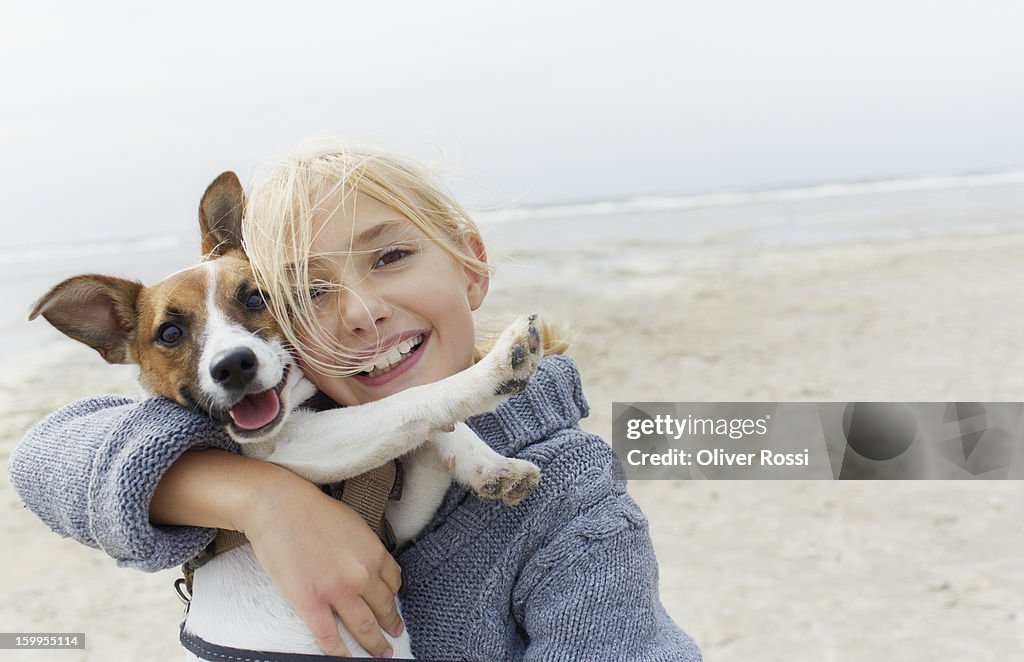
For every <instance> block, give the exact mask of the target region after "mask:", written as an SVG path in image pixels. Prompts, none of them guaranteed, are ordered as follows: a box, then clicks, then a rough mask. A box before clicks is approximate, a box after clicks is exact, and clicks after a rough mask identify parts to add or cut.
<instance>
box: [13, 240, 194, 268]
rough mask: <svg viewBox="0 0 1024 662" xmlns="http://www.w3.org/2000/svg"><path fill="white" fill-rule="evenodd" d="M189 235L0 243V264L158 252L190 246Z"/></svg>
mask: <svg viewBox="0 0 1024 662" xmlns="http://www.w3.org/2000/svg"><path fill="white" fill-rule="evenodd" d="M190 241H191V238H190V237H186V236H176V235H159V236H152V237H133V238H129V239H108V240H104V241H96V240H93V241H79V242H70V241H69V242H60V243H49V244H33V245H29V246H10V247H0V266H2V265H13V264H29V263H33V262H43V261H47V260H59V259H66V258H76V259H77V258H80V257H94V256H97V255H123V254H125V253H159V252H164V251H169V250H174V249H177V248H181V247H183V246H187V245H188V244H189V242H190Z"/></svg>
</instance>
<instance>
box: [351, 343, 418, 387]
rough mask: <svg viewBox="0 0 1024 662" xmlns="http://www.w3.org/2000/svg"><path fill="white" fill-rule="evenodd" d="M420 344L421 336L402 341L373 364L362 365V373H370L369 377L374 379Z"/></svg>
mask: <svg viewBox="0 0 1024 662" xmlns="http://www.w3.org/2000/svg"><path fill="white" fill-rule="evenodd" d="M421 342H423V336H416V337H415V338H410V339H408V340H403V341H402V342H400V343H398V345H396V346H395V347H392V348H391V349H390V350H388V351H387V352H385V353H384V354H381V355H380V356H378V357H377V358H376V359H374V361H373V363H367V364H366V365H364V366H363V370H362V372H368V373H370V375H369V376H370V377H376V376H377V375H378V374H381V373H383V372H386V371H387V370H389V369H391V367H393V366H394V365H395V364H397V363H399V362H401V360H402V359H403V358H405V356H406V355H407V354H408V353H409V352H410V351H411V350H412V348H413V347H416V346H417V345H419V344H420V343H421ZM374 373H376V374H374Z"/></svg>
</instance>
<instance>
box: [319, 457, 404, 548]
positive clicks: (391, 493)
mask: <svg viewBox="0 0 1024 662" xmlns="http://www.w3.org/2000/svg"><path fill="white" fill-rule="evenodd" d="M398 478H399V470H398V463H397V462H388V463H387V464H385V465H383V466H380V467H377V468H376V469H374V470H372V471H367V472H366V473H364V474H360V475H358V476H355V477H353V478H349V479H348V480H346V481H344V482H342V483H338V484H336V485H332V486H330V490H329V491H328V492H327V493H328V494H330V495H331V496H332V497H334V498H335V499H338V500H340V501H342V502H344V503H346V504H348V505H349V506H351V507H352V509H353V510H355V511H356V512H357V513H359V516H360V517H362V518H363V521H365V522H366V523H367V524H369V525H370V528H372V529H373V530H374V532H375V533H376V534H377V536H378V537H379V538H380V539H381V540H382V541H384V544H385V545H387V546H388V548H389V551H390V545H391V543H392V542H393V541H392V540H389V539H388V538H389V537H393V534H392V533H391V532H390V530H389V528H388V526H387V522H386V521H385V520H384V510H385V509H386V508H387V507H388V501H389V500H390V499H395V500H397V499H399V498H401V492H400V486H401V483H400V481H399V480H398ZM396 486H399V487H398V489H399V493H398V494H397V496H396V495H395V490H396Z"/></svg>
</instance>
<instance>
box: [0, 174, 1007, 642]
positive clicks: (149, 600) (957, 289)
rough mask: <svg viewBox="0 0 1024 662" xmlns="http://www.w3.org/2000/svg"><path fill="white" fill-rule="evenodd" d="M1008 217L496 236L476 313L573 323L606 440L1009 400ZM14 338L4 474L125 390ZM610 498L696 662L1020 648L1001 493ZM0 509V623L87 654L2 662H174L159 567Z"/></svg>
mask: <svg viewBox="0 0 1024 662" xmlns="http://www.w3.org/2000/svg"><path fill="white" fill-rule="evenodd" d="M1019 186H1020V185H1018V189H1016V193H1015V195H1017V196H1018V197H1021V190H1020V188H1019ZM833 209H835V205H833ZM890 209H891V208H890ZM1020 209H1024V208H1020ZM1020 209H1018V210H1017V211H1015V212H1014V211H1012V210H1011V211H1006V210H1005V209H1003V211H1001V212H1000V213H995V212H994V211H993V210H992V209H991V208H989V207H985V206H984V205H979V206H977V207H973V208H972V207H970V206H969V205H966V206H961V207H959V208H958V213H961V214H963V215H965V217H967V218H971V214H975V215H976V216H977V218H975V219H974V220H976V221H977V225H976V227H975V229H973V230H972V229H971V227H972V226H969V225H965V224H963V223H958V224H956V226H955V227H952V226H951V227H949V228H939V229H936V230H934V231H929V232H911V233H909V234H899V233H897V234H895V235H892V236H882V235H868V236H865V237H862V238H860V239H846V240H844V241H800V242H772V241H754V240H751V239H750V237H751V236H752V234H751V230H750V229H749V228H739V229H729V228H726V229H721V228H720V229H719V230H720V231H719V230H716V231H712V232H710V233H709V234H707V235H706V236H705V237H704V238H702V239H700V240H699V241H694V240H692V239H686V240H682V239H681V240H680V241H666V238H665V237H664V236H659V235H658V234H657V233H647V234H643V233H637V235H636V236H635V237H632V238H628V239H624V238H623V236H622V233H621V232H620V233H619V234H620V236H618V237H616V238H615V242H617V243H616V246H618V248H617V249H616V250H614V251H612V250H609V249H608V248H607V246H605V245H603V244H599V243H589V242H590V240H591V239H592V238H593V237H592V236H588V235H586V234H580V235H578V237H579V239H578V241H572V242H569V241H566V242H561V243H559V242H555V243H554V244H552V243H550V242H549V243H544V242H539V243H542V244H543V245H544V246H545V249H544V250H540V251H538V250H534V249H532V248H531V247H530V246H528V245H526V244H525V243H524V242H523V241H519V242H516V241H512V240H508V239H505V238H504V237H507V236H511V234H510V233H513V232H515V231H516V229H515V227H512V229H511V230H508V229H506V230H503V231H502V232H503V233H505V234H502V233H497V235H499V236H498V238H497V239H496V240H495V242H494V244H492V254H493V255H494V259H495V261H496V263H497V264H498V267H499V273H498V275H497V276H496V278H495V280H494V284H493V289H492V293H491V295H490V297H489V300H488V301H487V303H486V304H485V306H484V309H483V310H482V311H481V313H482V318H484V319H494V320H497V319H508V318H510V317H511V316H513V315H516V314H519V313H522V312H527V311H530V310H539V311H541V312H542V313H545V314H549V315H555V316H557V317H559V318H560V319H563V320H566V321H568V322H570V323H571V324H572V326H573V328H574V330H575V334H576V340H575V343H574V345H573V347H572V349H571V351H570V355H571V356H573V357H574V358H575V359H576V361H577V362H578V363H579V365H580V367H581V371H582V374H583V378H584V385H585V390H586V393H587V397H588V399H589V402H590V405H591V415H590V417H589V418H588V419H587V420H585V421H584V423H583V427H584V428H586V429H587V430H590V431H593V432H595V433H597V434H600V435H602V436H604V437H605V438H610V429H611V403H612V402H613V401H654V400H666V401H675V400H678V401H718V400H721V401H736V400H763V401H790V400H806V401H827V400H836V401H858V400H874V401H884V400H898V401H913V400H920V401H1002V400H1005V401H1021V400H1024V358H1022V356H1024V351H1022V350H1024V342H1022V340H1021V337H1022V334H1021V330H1022V329H1024V313H1022V307H1021V306H1020V303H1019V292H1020V291H1021V290H1020V289H1018V288H1021V286H1024V270H1022V269H1021V267H1020V264H1021V256H1022V255H1024V230H1022V229H1021V227H1022V226H1024V222H1022V221H1024V219H1022V217H1021V213H1022V212H1021V211H1020ZM810 213H811V212H808V214H810ZM901 213H903V211H902V210H901ZM875 214H876V216H877V217H878V219H883V220H884V219H885V218H887V216H886V214H887V212H886V209H885V208H884V207H883V208H882V209H881V210H880V211H878V210H876V211H875ZM890 216H891V220H892V223H893V224H900V223H902V220H905V219H904V218H903V217H904V216H905V213H904V214H903V216H900V215H899V214H891V215H890ZM850 222H851V223H859V222H860V221H859V220H856V221H850ZM878 222H879V224H880V225H883V224H884V223H883V222H882V220H879V221H878ZM911 226H912V227H916V226H913V224H910V225H909V226H908V225H907V224H906V223H903V224H902V225H900V227H904V228H905V227H911ZM510 227H511V226H510ZM524 227H531V226H529V225H528V224H527V225H526V226H524ZM965 228H966V229H965ZM715 232H718V234H715ZM599 235H600V233H598V232H595V233H594V236H597V237H598V239H599V238H600V236H599ZM594 241H597V240H596V239H595V240H594ZM32 333H34V334H35V336H36V338H37V339H36V341H35V342H34V344H33V346H32V348H31V349H29V350H26V351H22V352H19V353H18V355H17V356H6V357H5V359H4V361H5V366H4V370H3V374H2V376H0V413H2V416H3V420H4V421H5V424H4V426H3V427H2V429H0V459H2V460H3V461H4V464H5V466H6V459H7V457H8V456H9V454H10V452H11V449H12V448H13V446H14V444H15V443H16V442H17V440H18V439H19V437H20V435H21V434H22V433H23V431H24V430H25V429H26V428H27V427H28V426H29V425H31V423H32V422H34V421H35V420H37V419H38V418H39V417H40V416H42V415H43V414H45V413H47V412H48V411H51V410H52V409H54V408H56V407H59V406H60V405H62V404H65V403H67V402H70V401H71V400H73V399H76V398H79V397H84V396H89V395H95V394H97V393H103V392H125V393H134V392H136V390H137V389H136V387H135V385H134V382H133V373H132V371H131V369H122V368H117V369H112V368H110V367H108V366H106V365H105V364H104V363H103V362H102V360H101V359H100V358H99V357H98V356H97V355H96V354H95V353H93V352H92V351H91V350H89V349H87V348H84V347H81V346H78V345H77V344H75V343H73V342H71V341H69V340H66V339H64V338H63V337H61V336H59V335H58V334H57V333H56V332H53V331H52V330H51V329H49V328H48V327H45V325H43V324H41V323H38V324H37V325H36V326H35V327H33V328H32ZM68 443H69V444H70V443H74V440H68ZM630 491H631V493H632V494H633V496H634V497H635V498H636V500H637V501H638V502H639V503H640V504H641V506H642V508H643V510H644V512H645V513H646V515H647V517H648V519H649V520H650V526H651V531H652V535H653V538H654V543H655V547H656V552H657V555H658V558H659V561H660V568H661V598H662V601H663V603H664V604H665V606H666V608H667V609H668V612H669V613H670V614H671V615H672V616H673V618H674V619H675V620H676V622H677V623H679V624H680V625H681V626H682V627H683V628H684V629H685V630H686V631H687V632H689V633H690V634H691V635H692V636H693V637H694V638H695V639H696V640H697V642H698V643H699V645H700V646H701V648H702V650H703V652H704V655H705V658H706V659H708V660H815V661H817V660H868V659H900V660H953V659H970V660H1007V659H1012V658H1014V657H1015V656H1017V655H1019V653H1020V651H1021V650H1022V649H1024V527H1021V525H1020V522H1021V518H1022V516H1024V483H1021V482H1012V481H1009V482H1000V481H978V482H968V481H963V482H946V481H930V482H929V481H921V482H911V481H893V482H882V481H875V482H844V483H839V482H828V481H818V482H811V481H800V482H775V481H757V482H755V481H749V482H746V481H695V482H683V481H647V482H639V481H635V482H632V483H631V485H630ZM0 508H2V510H3V518H2V530H3V540H4V541H5V545H4V551H3V555H2V558H3V561H4V562H3V563H2V564H0V573H2V579H3V581H2V582H0V585H2V589H0V591H2V593H0V622H2V623H3V628H2V629H3V630H5V631H11V632H13V631H77V632H83V631H84V632H85V633H86V635H87V641H88V649H87V650H86V651H84V652H82V651H77V652H70V651H67V652H55V653H47V652H42V651H32V652H21V653H19V654H17V655H14V654H11V653H9V652H7V651H5V655H4V659H18V660H21V659H24V660H49V659H54V660H97V661H98V660H110V659H152V660H163V659H178V658H177V656H178V655H180V651H179V648H178V644H177V622H178V618H179V616H180V613H181V605H180V603H179V602H178V600H177V598H176V597H175V596H174V593H173V590H172V588H171V583H172V581H173V579H174V578H175V577H176V575H177V573H176V572H175V571H165V572H161V573H157V574H153V575H148V574H145V573H141V572H137V571H134V570H125V569H119V568H117V567H115V565H114V563H113V562H112V561H111V560H109V559H108V558H107V557H106V556H104V555H103V554H102V553H100V552H97V551H95V550H91V549H87V548H85V547H82V546H81V545H79V544H77V543H75V542H73V541H71V540H61V539H59V538H58V537H57V536H55V535H54V534H53V533H51V532H50V531H49V530H48V529H47V528H46V527H45V526H44V525H43V524H42V523H41V522H39V521H38V520H37V519H36V518H35V517H34V516H33V515H32V514H31V513H30V512H28V511H27V510H25V509H23V508H22V506H21V504H20V502H19V501H18V499H17V497H16V496H15V495H14V494H13V491H12V490H11V488H10V485H9V483H8V481H7V476H6V472H4V473H3V475H2V476H0Z"/></svg>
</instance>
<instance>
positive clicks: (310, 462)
mask: <svg viewBox="0 0 1024 662" xmlns="http://www.w3.org/2000/svg"><path fill="white" fill-rule="evenodd" d="M385 403H387V400H381V401H378V402H374V403H370V404H366V405H361V406H359V407H345V408H342V409H332V410H330V411H324V412H313V411H309V410H298V411H295V412H292V415H291V418H290V419H289V420H288V422H287V423H286V424H285V425H284V426H283V428H282V429H281V430H280V431H279V432H278V434H277V435H276V436H275V437H274V438H273V440H271V441H270V442H265V443H261V444H259V445H258V446H253V447H252V449H251V452H250V449H245V450H244V451H243V452H245V454H246V455H250V456H251V457H258V458H259V459H262V460H266V461H268V462H273V463H274V464H278V465H280V466H282V467H285V468H286V469H289V470H290V471H292V472H293V473H296V474H298V475H299V476H302V477H303V478H305V479H306V480H309V481H312V482H314V483H317V484H320V485H323V484H327V483H333V482H335V481H339V480H345V479H346V478H351V477H353V476H358V475H359V474H361V473H364V472H367V471H370V470H371V469H375V468H377V467H379V466H380V465H382V464H384V463H385V462H388V461H390V460H393V459H395V458H397V457H401V456H402V455H405V454H406V453H408V452H410V451H412V450H415V449H416V448H418V447H419V446H421V445H422V444H423V443H424V442H425V441H426V440H427V439H429V438H431V437H433V436H435V435H437V434H439V433H440V432H445V431H448V430H451V429H452V427H453V425H452V423H451V422H447V421H437V420H430V419H427V418H424V417H422V416H419V415H418V414H419V409H418V408H416V407H398V408H397V409H396V408H389V407H387V406H386V404H385Z"/></svg>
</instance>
